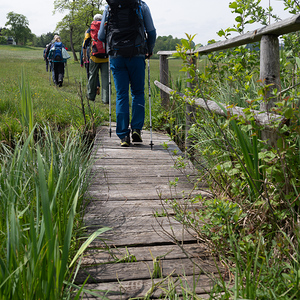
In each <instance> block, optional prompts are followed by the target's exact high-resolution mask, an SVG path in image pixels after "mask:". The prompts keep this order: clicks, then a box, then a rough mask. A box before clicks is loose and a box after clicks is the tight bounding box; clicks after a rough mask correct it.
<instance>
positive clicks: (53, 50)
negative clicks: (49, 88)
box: [46, 35, 70, 87]
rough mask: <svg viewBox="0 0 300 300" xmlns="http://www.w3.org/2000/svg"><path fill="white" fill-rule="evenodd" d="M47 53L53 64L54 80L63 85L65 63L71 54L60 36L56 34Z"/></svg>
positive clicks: (55, 82) (56, 83)
mask: <svg viewBox="0 0 300 300" xmlns="http://www.w3.org/2000/svg"><path fill="white" fill-rule="evenodd" d="M46 55H47V57H48V60H49V62H50V64H51V69H52V79H53V82H54V84H55V85H58V86H59V87H61V86H62V84H63V80H64V74H65V63H66V62H67V59H68V58H70V55H69V54H68V53H67V50H66V49H65V46H64V45H63V43H62V42H61V39H60V36H58V35H55V36H54V38H53V41H52V43H51V44H50V46H48V48H47V50H46Z"/></svg>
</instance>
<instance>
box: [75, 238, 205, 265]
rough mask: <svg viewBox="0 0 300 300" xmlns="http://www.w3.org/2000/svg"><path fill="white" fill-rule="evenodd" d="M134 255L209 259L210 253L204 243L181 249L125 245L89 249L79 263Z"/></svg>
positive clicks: (105, 261) (100, 262) (147, 258)
mask: <svg viewBox="0 0 300 300" xmlns="http://www.w3.org/2000/svg"><path fill="white" fill-rule="evenodd" d="M129 256H131V257H134V258H135V259H136V261H152V260H153V257H163V259H179V258H180V259H181V258H187V256H188V257H196V258H199V259H206V260H207V259H208V260H209V259H211V253H210V251H209V250H208V249H207V247H206V246H205V245H204V244H198V243H194V244H186V245H184V252H183V250H182V249H181V248H180V247H179V246H177V245H175V244H170V245H159V246H155V245H149V246H144V247H125V248H123V247H122V248H117V247H113V248H110V249H109V251H108V249H107V247H104V248H97V249H89V250H88V251H86V252H85V255H84V257H83V258H82V260H81V265H82V266H86V265H99V264H103V263H107V262H117V261H118V260H119V261H120V260H123V259H125V258H129Z"/></svg>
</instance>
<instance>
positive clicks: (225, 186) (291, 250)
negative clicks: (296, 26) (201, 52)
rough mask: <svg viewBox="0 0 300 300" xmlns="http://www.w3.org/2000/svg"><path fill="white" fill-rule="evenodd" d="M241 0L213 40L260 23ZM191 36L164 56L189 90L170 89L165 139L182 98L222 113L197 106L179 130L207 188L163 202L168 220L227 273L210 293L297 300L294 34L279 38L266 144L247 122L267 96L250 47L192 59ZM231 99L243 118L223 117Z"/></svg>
mask: <svg viewBox="0 0 300 300" xmlns="http://www.w3.org/2000/svg"><path fill="white" fill-rule="evenodd" d="M248 2H249V3H248ZM250 2H251V1H246V2H245V1H234V2H232V3H231V4H230V8H231V9H232V10H233V12H234V13H237V14H238V15H239V16H238V18H236V22H237V24H236V25H235V26H233V27H231V28H228V29H227V30H221V31H220V32H219V35H220V36H224V37H225V38H228V37H229V36H230V34H231V32H233V31H237V32H240V33H242V32H243V30H244V29H245V25H246V24H251V23H252V22H260V23H261V24H266V22H267V19H266V16H267V14H266V11H265V10H263V9H262V8H261V7H259V3H260V1H256V2H251V3H250ZM292 2H293V1H292ZM293 5H295V2H293ZM271 11H272V10H271V9H270V16H272V14H271ZM273 17H274V18H276V17H275V16H273ZM192 40H193V37H192V36H189V35H187V39H185V40H182V42H181V45H180V46H178V47H177V53H176V54H175V55H174V56H175V57H180V58H181V59H182V61H183V68H182V71H183V72H186V73H188V74H189V77H188V79H187V82H188V83H189V84H190V87H189V88H186V89H184V95H183V96H178V95H173V98H172V99H174V102H176V104H173V103H172V102H171V103H172V108H173V111H172V113H170V112H168V120H169V124H170V130H171V134H172V136H173V138H174V139H176V137H177V138H178V137H180V140H182V141H184V140H185V138H186V136H185V115H184V114H185V113H184V112H185V102H186V100H187V99H189V103H190V104H193V99H195V98H199V97H201V98H202V99H204V101H206V100H214V101H215V102H216V103H217V104H218V105H219V106H220V107H221V108H222V109H223V111H224V112H225V116H226V117H220V116H217V115H216V114H214V113H213V112H211V111H209V110H208V111H205V110H203V109H200V108H199V109H195V110H194V111H193V112H192V113H190V117H192V123H193V125H192V126H191V129H190V130H189V132H188V138H189V141H190V142H191V144H192V149H191V151H190V152H189V153H192V157H191V158H192V159H193V161H194V163H195V165H196V166H198V171H199V181H200V180H201V179H202V178H204V179H205V181H206V182H207V183H208V184H209V186H210V191H211V194H212V198H211V199H202V197H201V196H196V197H191V199H188V200H185V202H187V201H189V204H186V203H183V204H182V203H179V201H177V200H176V199H173V200H168V201H167V204H169V206H170V207H172V208H173V210H174V216H175V218H176V220H178V221H179V222H181V223H183V224H184V225H185V226H186V227H187V228H189V230H191V231H194V235H195V236H197V237H199V241H201V242H203V241H204V242H205V243H206V245H209V246H210V249H211V251H212V253H214V254H216V256H217V257H218V260H219V261H222V262H223V264H225V266H226V268H227V269H228V270H229V274H231V275H232V279H233V280H232V281H230V282H229V283H228V282H227V280H226V281H225V279H224V277H223V274H221V273H220V278H219V280H217V281H216V285H215V288H214V290H213V291H212V293H211V299H216V298H218V299H297V298H299V275H300V273H299V249H300V248H299V245H300V244H299V241H300V240H299V232H300V231H299V224H298V218H299V212H300V211H299V207H300V203H299V193H300V181H299V178H300V171H299V167H298V166H299V163H300V161H299V158H300V143H299V142H300V139H299V137H300V130H299V128H300V127H299V124H300V118H299V117H300V114H299V111H300V107H299V103H300V98H299V96H300V94H299V92H298V91H297V90H296V86H293V84H294V82H297V80H298V78H299V75H300V73H299V63H300V61H299V59H298V55H299V51H298V48H297V46H296V45H297V44H298V34H297V33H296V34H292V35H288V36H287V37H286V38H285V41H286V42H287V44H286V45H285V49H281V53H280V59H281V61H280V63H281V74H280V76H281V84H282V91H281V92H280V93H279V92H278V91H276V90H274V91H273V95H272V97H277V99H278V101H277V103H276V106H275V107H274V108H273V113H276V114H277V115H279V116H282V117H283V119H282V120H283V121H282V122H279V121H278V120H277V121H276V120H275V121H273V122H272V123H270V124H269V125H268V131H269V133H272V134H273V135H274V133H276V143H275V144H271V143H269V142H268V141H267V140H265V139H262V136H266V128H264V127H262V126H261V125H259V124H257V123H256V122H255V115H254V110H258V109H259V107H260V103H261V101H268V99H266V95H267V92H268V89H269V87H268V86H264V85H262V83H261V82H260V81H259V80H258V79H259V52H258V49H257V47H256V45H255V46H253V47H246V46H245V47H238V48H234V49H231V50H227V51H219V52H216V53H213V54H209V55H207V56H203V57H200V58H198V59H197V56H196V54H194V53H193V50H194V48H193V45H192V43H191V41H192ZM211 42H214V41H211ZM293 44H295V47H293ZM196 60H198V62H203V61H204V62H205V68H204V69H202V70H200V69H199V68H197V67H196V64H195V63H194V62H195V61H196ZM285 87H289V88H287V89H285ZM221 103H222V104H221ZM236 105H238V106H240V107H243V113H244V117H237V116H236V115H230V114H229V113H227V109H230V108H234V106H236ZM225 107H226V109H225ZM174 108H175V109H174ZM179 128H180V129H179ZM269 133H268V134H269ZM183 149H184V145H183ZM178 167H179V168H180V167H181V166H180V163H179V164H178ZM194 204H196V205H197V208H198V206H199V204H201V205H202V209H201V210H199V209H195V210H189V211H186V210H185V206H187V205H188V207H193V205H194ZM230 284H231V286H230Z"/></svg>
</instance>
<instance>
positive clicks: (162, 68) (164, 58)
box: [159, 54, 170, 108]
mask: <svg viewBox="0 0 300 300" xmlns="http://www.w3.org/2000/svg"><path fill="white" fill-rule="evenodd" d="M159 75H160V82H161V83H162V84H164V85H166V86H169V61H168V55H164V54H161V55H160V56H159ZM160 97H161V104H162V106H163V107H164V108H168V107H169V102H170V98H169V95H168V94H167V93H166V92H164V91H162V90H161V91H160Z"/></svg>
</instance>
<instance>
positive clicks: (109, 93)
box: [108, 60, 111, 137]
mask: <svg viewBox="0 0 300 300" xmlns="http://www.w3.org/2000/svg"><path fill="white" fill-rule="evenodd" d="M108 103H109V137H111V75H110V61H109V60H108Z"/></svg>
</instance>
